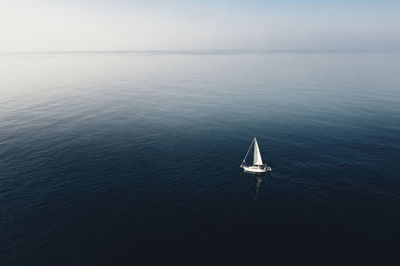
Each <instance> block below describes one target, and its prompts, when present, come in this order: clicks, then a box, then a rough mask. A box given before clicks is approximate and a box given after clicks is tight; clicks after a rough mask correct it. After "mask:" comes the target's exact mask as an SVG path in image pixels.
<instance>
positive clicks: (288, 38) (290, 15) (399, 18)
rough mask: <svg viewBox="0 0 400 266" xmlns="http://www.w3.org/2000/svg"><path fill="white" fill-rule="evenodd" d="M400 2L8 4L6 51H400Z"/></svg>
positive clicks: (0, 33)
mask: <svg viewBox="0 0 400 266" xmlns="http://www.w3.org/2000/svg"><path fill="white" fill-rule="evenodd" d="M399 14H400V1H385V0H381V1H378V0H376V1H374V0H348V1H345V0H338V1H328V0H325V1H323V0H321V1H316V0H297V1H295V0H281V1H277V0H276V1H272V0H271V1H261V0H248V1H237V0H235V1H234V0H231V1H228V0H224V1H211V0H203V1H192V0H189V1H178V0H173V1H162V0H146V1H145V0H143V1H136V0H115V1H111V0H97V1H94V0H88V1H84V0H81V1H78V0H53V1H51V0H31V1H28V0H0V52H31V51H32V52H36V51H38V52H39V51H96V50H103V51H104V50H197V49H266V50H268V49H271V50H275V49H284V50H290V49H296V50H297V49H329V50H400V15H399Z"/></svg>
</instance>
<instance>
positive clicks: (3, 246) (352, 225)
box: [0, 51, 400, 266]
mask: <svg viewBox="0 0 400 266" xmlns="http://www.w3.org/2000/svg"><path fill="white" fill-rule="evenodd" d="M399 69H400V53H396V52H387V53H379V52H375V53H373V52H343V53H338V52H322V51H316V52H298V51H297V52H296V51H293V52H290V51H287V52H260V51H258V52H249V51H247V52H246V51H192V52H189V51H147V52H129V51H126V52H81V53H36V54H29V53H26V54H2V55H0V265H2V266H3V265H4V266H8V265H24V266H29V265H40V266H44V265H312V264H314V265H328V264H332V265H369V264H370V265H391V264H393V265H399V264H398V263H399V262H400V259H399V257H398V256H397V254H396V252H397V250H398V246H399V244H400V174H399V173H400V75H399ZM253 137H257V140H258V143H259V146H260V150H261V154H262V156H263V160H264V161H265V162H267V163H268V165H269V166H271V167H272V172H271V173H270V174H268V175H265V176H253V175H249V174H243V173H242V169H241V168H240V167H239V166H240V163H241V162H242V160H243V157H244V156H245V154H246V151H247V149H248V147H249V145H250V143H251V141H252V139H253ZM250 157H251V156H250ZM249 162H250V163H251V158H250V160H249Z"/></svg>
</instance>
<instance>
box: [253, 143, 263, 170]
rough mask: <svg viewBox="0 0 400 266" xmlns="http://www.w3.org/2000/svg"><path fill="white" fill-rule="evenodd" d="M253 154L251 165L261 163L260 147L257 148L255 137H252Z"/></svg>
mask: <svg viewBox="0 0 400 266" xmlns="http://www.w3.org/2000/svg"><path fill="white" fill-rule="evenodd" d="M253 142H254V154H253V165H254V166H257V165H263V162H262V158H261V153H260V149H259V148H258V142H257V139H256V137H254V140H253Z"/></svg>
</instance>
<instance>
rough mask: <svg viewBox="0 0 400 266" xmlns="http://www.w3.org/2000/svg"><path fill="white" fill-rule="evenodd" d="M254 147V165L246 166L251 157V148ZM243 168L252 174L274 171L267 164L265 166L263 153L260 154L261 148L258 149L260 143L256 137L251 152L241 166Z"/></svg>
mask: <svg viewBox="0 0 400 266" xmlns="http://www.w3.org/2000/svg"><path fill="white" fill-rule="evenodd" d="M252 146H254V148H253V150H254V152H253V165H247V164H246V158H247V156H248V155H249V152H250V150H251V147H252ZM240 167H241V168H243V171H244V172H247V173H252V174H262V173H265V172H271V171H272V169H271V167H269V166H267V164H264V163H263V161H262V158H261V153H260V148H259V147H258V142H257V139H256V137H254V139H253V141H252V142H251V144H250V147H249V150H248V151H247V153H246V156H245V157H244V159H243V162H242V164H241V165H240Z"/></svg>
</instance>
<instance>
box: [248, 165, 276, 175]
mask: <svg viewBox="0 0 400 266" xmlns="http://www.w3.org/2000/svg"><path fill="white" fill-rule="evenodd" d="M242 168H243V171H244V172H246V173H251V174H263V173H266V172H267V170H268V169H271V168H269V167H268V168H262V167H259V166H253V165H252V166H242Z"/></svg>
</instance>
